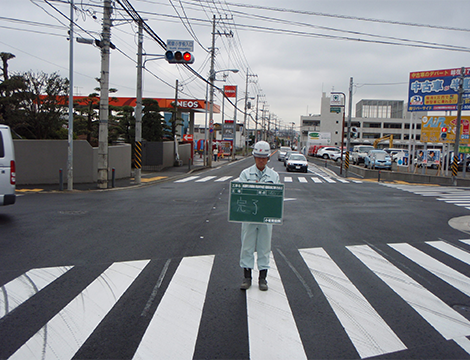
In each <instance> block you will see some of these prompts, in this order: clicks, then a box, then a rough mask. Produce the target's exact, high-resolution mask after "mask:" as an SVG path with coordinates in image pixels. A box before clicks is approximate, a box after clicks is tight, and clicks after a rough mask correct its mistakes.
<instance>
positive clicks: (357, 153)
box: [351, 145, 374, 165]
mask: <svg viewBox="0 0 470 360" xmlns="http://www.w3.org/2000/svg"><path fill="white" fill-rule="evenodd" d="M371 150H374V147H373V146H372V145H355V146H354V147H353V151H352V154H351V159H352V163H353V165H358V164H360V163H363V162H364V158H365V156H366V155H367V153H368V152H369V151H371Z"/></svg>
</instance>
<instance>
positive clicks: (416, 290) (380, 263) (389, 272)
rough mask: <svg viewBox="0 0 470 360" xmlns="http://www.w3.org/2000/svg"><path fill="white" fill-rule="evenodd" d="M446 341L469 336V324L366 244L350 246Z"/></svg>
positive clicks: (350, 248) (352, 250)
mask: <svg viewBox="0 0 470 360" xmlns="http://www.w3.org/2000/svg"><path fill="white" fill-rule="evenodd" d="M347 248H348V249H349V251H351V252H352V253H353V254H354V255H355V256H356V257H357V258H358V259H359V260H361V261H362V262H363V263H364V264H365V265H366V266H367V267H368V268H369V269H370V270H372V271H373V272H374V273H375V274H376V275H377V276H378V277H379V278H380V279H382V280H383V281H384V282H385V283H386V284H387V285H388V286H389V287H390V288H391V289H392V290H393V291H395V292H396V293H397V294H398V295H399V296H401V297H402V298H403V300H405V301H406V302H407V303H408V304H409V305H410V306H411V307H412V308H413V309H415V310H416V311H417V312H418V313H419V314H420V315H421V316H422V317H423V318H424V320H426V321H427V322H428V323H429V324H430V325H431V326H432V327H434V328H435V329H436V330H437V331H438V332H439V333H440V334H441V335H442V336H443V337H444V338H446V339H447V340H450V339H457V338H461V337H462V336H468V335H470V322H469V321H468V320H467V319H466V318H464V317H463V316H462V315H460V314H459V313H458V312H457V311H455V310H453V309H452V308H451V307H450V306H448V305H447V304H446V303H444V302H443V301H442V300H441V299H439V298H438V297H437V296H435V295H434V294H432V293H431V292H429V291H428V290H427V289H426V288H424V287H423V286H422V285H421V284H419V283H418V282H416V281H415V280H414V279H412V278H411V277H409V276H408V275H406V274H405V273H404V272H402V271H401V270H400V269H398V268H397V267H395V266H394V265H392V264H391V263H390V262H389V261H388V260H386V259H385V258H384V257H382V256H381V255H379V254H378V253H377V252H375V251H374V250H372V249H371V248H370V247H369V246H367V245H359V246H347Z"/></svg>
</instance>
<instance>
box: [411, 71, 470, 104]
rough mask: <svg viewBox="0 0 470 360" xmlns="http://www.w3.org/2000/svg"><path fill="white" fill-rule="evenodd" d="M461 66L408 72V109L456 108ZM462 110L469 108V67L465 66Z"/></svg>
mask: <svg viewBox="0 0 470 360" xmlns="http://www.w3.org/2000/svg"><path fill="white" fill-rule="evenodd" d="M460 73H461V68H458V69H447V70H433V71H416V72H412V73H410V81H409V86H408V111H410V112H413V111H449V110H457V100H458V88H459V84H460ZM463 89H464V90H465V91H467V93H464V94H463V97H462V100H463V105H462V110H470V93H468V90H470V68H465V74H464V81H463Z"/></svg>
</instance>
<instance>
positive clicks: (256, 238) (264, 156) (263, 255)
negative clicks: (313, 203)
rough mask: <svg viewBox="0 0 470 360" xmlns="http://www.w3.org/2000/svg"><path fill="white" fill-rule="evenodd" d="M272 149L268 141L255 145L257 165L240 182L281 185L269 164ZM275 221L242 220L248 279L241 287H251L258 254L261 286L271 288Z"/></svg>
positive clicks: (243, 260) (242, 260)
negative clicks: (265, 222) (270, 278)
mask: <svg viewBox="0 0 470 360" xmlns="http://www.w3.org/2000/svg"><path fill="white" fill-rule="evenodd" d="M270 154H271V148H270V146H269V144H268V143H267V142H266V141H259V142H257V143H256V144H255V146H254V148H253V157H254V159H255V165H253V166H251V167H249V168H247V169H245V170H243V171H242V172H241V174H240V179H239V181H240V182H259V183H272V184H279V175H278V173H277V172H275V171H274V170H272V169H271V168H269V167H267V166H266V164H267V163H268V160H269V156H270ZM272 231H273V225H272V224H257V223H256V224H255V223H242V229H241V242H242V246H241V251H240V267H242V268H243V274H244V279H243V282H242V284H241V286H240V289H242V290H247V289H249V288H250V286H251V280H252V276H251V270H252V269H253V268H254V266H255V257H254V253H255V252H256V253H257V255H258V261H257V264H258V270H259V279H258V285H259V289H260V290H262V291H266V290H268V283H267V281H266V277H267V274H268V269H269V257H270V254H271V236H272Z"/></svg>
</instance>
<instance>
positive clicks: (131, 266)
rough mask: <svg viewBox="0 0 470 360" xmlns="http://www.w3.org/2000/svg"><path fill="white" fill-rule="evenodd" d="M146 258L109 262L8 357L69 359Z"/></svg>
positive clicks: (112, 304) (145, 261) (134, 277)
mask: <svg viewBox="0 0 470 360" xmlns="http://www.w3.org/2000/svg"><path fill="white" fill-rule="evenodd" d="M148 262H149V260H141V261H130V262H122V263H114V264H113V265H111V266H110V267H109V268H108V269H107V270H106V271H105V272H104V273H103V274H102V275H101V276H100V277H98V278H97V279H96V280H95V281H93V282H92V283H91V284H90V285H89V286H88V287H87V288H86V289H85V290H84V291H83V292H82V293H81V294H80V295H79V296H77V297H76V298H75V299H73V300H72V301H71V302H70V303H69V304H68V305H67V306H66V307H65V308H63V309H62V310H61V311H60V312H59V313H58V314H57V315H56V316H54V317H53V318H52V319H51V320H50V321H49V322H48V323H47V325H46V326H45V327H44V328H43V329H42V330H40V331H38V332H37V333H36V334H35V335H33V337H31V338H30V339H29V340H28V341H27V342H26V343H25V344H24V345H23V346H22V347H21V348H19V349H18V350H17V351H16V352H15V353H14V354H13V355H12V356H11V357H10V359H12V360H14V359H18V360H23V359H71V358H72V357H73V355H74V354H75V353H76V352H77V350H78V349H79V348H80V347H81V346H82V345H83V344H84V342H85V340H86V339H87V338H88V337H89V336H90V335H91V333H92V332H93V330H94V329H95V327H96V326H97V325H98V324H99V323H100V322H101V320H102V319H103V318H104V316H105V315H106V314H107V313H108V312H109V311H110V310H111V308H112V307H113V306H114V304H115V303H116V302H117V301H118V300H119V298H120V297H121V296H122V294H123V293H124V292H125V291H126V289H127V288H128V287H129V286H130V284H131V283H132V282H133V281H134V280H135V279H136V277H137V276H138V275H139V274H140V272H141V271H142V269H143V268H144V267H145V266H146V265H147V263H148ZM85 313H86V316H85ZM46 332H47V333H46Z"/></svg>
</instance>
